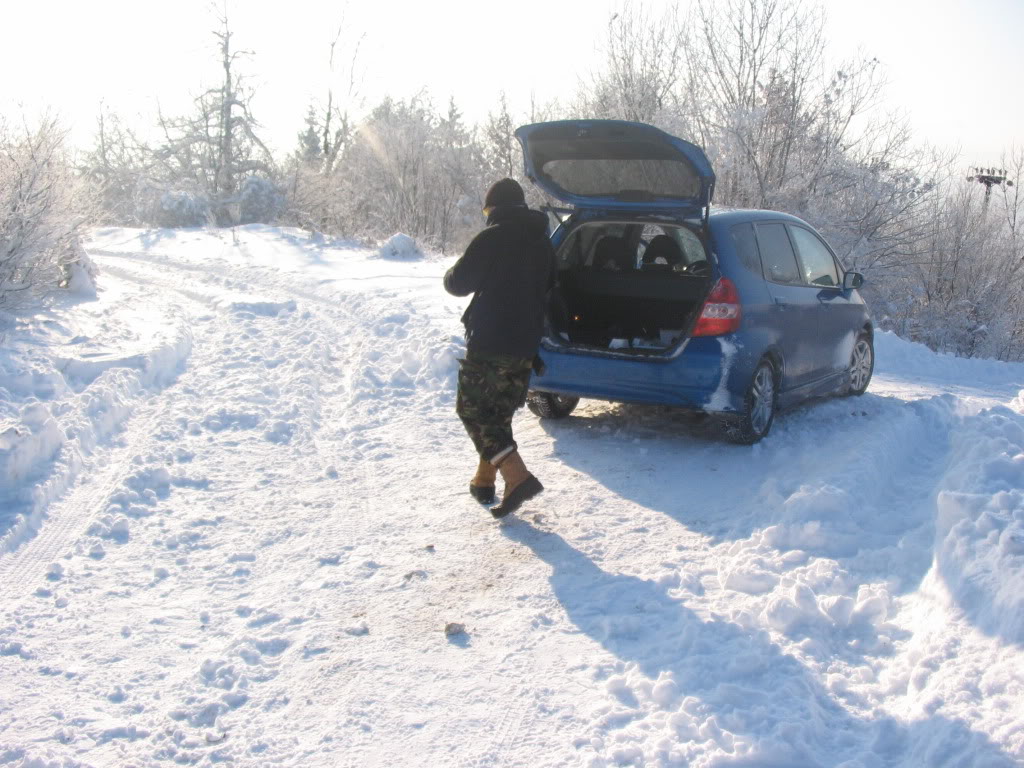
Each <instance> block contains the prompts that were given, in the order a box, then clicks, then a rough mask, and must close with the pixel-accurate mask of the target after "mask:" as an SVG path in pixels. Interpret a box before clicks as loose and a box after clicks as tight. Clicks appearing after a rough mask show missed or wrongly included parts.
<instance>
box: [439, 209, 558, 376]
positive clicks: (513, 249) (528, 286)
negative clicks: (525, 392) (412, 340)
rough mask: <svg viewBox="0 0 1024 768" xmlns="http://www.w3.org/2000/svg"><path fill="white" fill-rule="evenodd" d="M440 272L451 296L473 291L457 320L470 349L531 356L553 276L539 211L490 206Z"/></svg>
mask: <svg viewBox="0 0 1024 768" xmlns="http://www.w3.org/2000/svg"><path fill="white" fill-rule="evenodd" d="M487 224H488V226H487V228H486V229H484V230H483V231H482V232H480V233H479V234H478V235H477V236H476V237H474V238H473V242H471V243H470V244H469V247H468V248H466V252H465V253H464V254H463V255H462V258H460V259H459V260H458V261H457V262H455V265H454V266H453V267H452V268H451V269H449V270H448V272H447V274H445V276H444V287H445V290H446V291H448V293H450V294H452V295H454V296H467V295H469V294H471V293H472V294H474V296H473V300H472V301H471V302H470V304H469V307H468V308H467V309H466V313H465V314H464V315H463V316H462V322H463V324H464V325H465V326H466V348H467V349H468V350H469V351H470V352H480V353H485V354H503V355H511V356H513V357H521V358H527V359H532V358H533V356H534V355H535V354H536V352H537V347H538V345H539V344H540V339H541V335H542V334H543V331H544V308H545V307H546V305H547V303H546V298H547V294H548V291H549V290H550V289H551V286H552V285H553V284H554V281H555V251H554V248H553V247H552V246H551V241H550V240H549V239H548V234H547V225H548V218H547V216H546V215H545V214H543V213H541V212H540V211H531V210H529V209H528V208H526V207H519V206H509V207H502V208H497V209H495V210H494V211H493V212H492V213H491V215H490V217H489V218H488V219H487Z"/></svg>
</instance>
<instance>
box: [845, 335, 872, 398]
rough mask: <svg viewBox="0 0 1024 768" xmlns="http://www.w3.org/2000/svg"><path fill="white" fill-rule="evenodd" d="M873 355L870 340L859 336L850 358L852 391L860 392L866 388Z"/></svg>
mask: <svg viewBox="0 0 1024 768" xmlns="http://www.w3.org/2000/svg"><path fill="white" fill-rule="evenodd" d="M873 357H874V354H873V352H872V350H871V344H870V342H868V340H867V339H866V338H864V337H863V336H861V337H860V338H859V339H857V343H856V344H855V345H854V347H853V357H852V358H851V360H850V389H851V390H853V391H854V392H861V391H863V390H864V389H866V388H867V384H868V380H869V379H870V378H871V370H872V367H873V362H874V360H873V359H872V358H873Z"/></svg>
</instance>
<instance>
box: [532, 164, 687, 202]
mask: <svg viewBox="0 0 1024 768" xmlns="http://www.w3.org/2000/svg"><path fill="white" fill-rule="evenodd" d="M540 171H541V173H542V174H543V175H545V176H547V177H548V178H549V179H550V180H551V181H552V182H554V183H555V184H557V185H558V186H559V187H561V188H562V189H564V190H565V191H566V192H569V193H570V194H573V195H587V196H592V197H613V198H616V199H619V200H626V201H629V200H636V201H638V202H642V201H644V200H650V199H653V198H664V197H668V198H680V199H692V198H695V197H697V196H698V195H699V194H700V190H701V185H700V179H698V178H697V176H696V174H695V173H694V171H693V168H692V167H691V166H690V165H689V163H686V162H682V161H680V160H678V159H608V158H571V159H561V160H549V161H547V162H545V163H543V164H542V165H541V168H540Z"/></svg>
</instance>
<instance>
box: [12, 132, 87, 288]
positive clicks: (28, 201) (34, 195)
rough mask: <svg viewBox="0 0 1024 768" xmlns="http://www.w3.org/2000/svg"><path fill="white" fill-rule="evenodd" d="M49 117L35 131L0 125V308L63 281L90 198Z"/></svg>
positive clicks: (62, 135)
mask: <svg viewBox="0 0 1024 768" xmlns="http://www.w3.org/2000/svg"><path fill="white" fill-rule="evenodd" d="M64 138H65V132H64V131H63V130H62V129H61V128H60V126H59V125H58V124H57V122H56V121H55V120H53V119H52V118H45V119H44V120H43V121H42V122H41V123H40V124H39V125H38V127H36V128H35V129H26V130H22V131H11V130H9V129H8V128H7V127H6V126H4V125H0V307H14V306H17V305H18V304H20V303H22V302H23V301H25V300H27V299H28V298H29V297H32V296H34V295H38V294H40V293H43V292H45V291H48V290H52V289H54V288H57V287H58V286H59V285H61V284H65V285H66V284H67V281H68V279H69V274H68V272H67V269H69V268H70V267H71V265H72V264H75V263H81V255H80V253H79V251H80V246H78V241H79V239H80V236H81V235H82V234H83V232H84V230H85V227H86V226H87V225H88V224H89V223H90V220H91V217H92V215H93V214H94V209H93V204H92V198H91V197H90V196H89V194H88V193H87V191H86V189H85V186H84V185H83V184H82V182H81V180H80V179H79V178H78V177H77V176H76V174H75V172H74V170H73V169H72V167H71V165H70V163H69V162H68V160H67V158H66V156H65V154H64Z"/></svg>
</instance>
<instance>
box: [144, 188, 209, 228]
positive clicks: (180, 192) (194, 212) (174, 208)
mask: <svg viewBox="0 0 1024 768" xmlns="http://www.w3.org/2000/svg"><path fill="white" fill-rule="evenodd" d="M138 199H139V218H140V219H141V220H142V221H144V222H146V223H147V224H150V225H152V226H155V227H201V226H205V225H206V224H211V223H214V222H215V221H216V217H215V214H214V210H213V205H212V203H211V201H210V198H209V196H208V195H207V194H206V193H205V192H203V191H201V190H199V189H197V188H195V187H194V186H192V185H183V186H175V187H170V188H168V187H165V186H163V185H161V184H156V183H153V182H149V181H143V182H141V183H140V184H139V194H138Z"/></svg>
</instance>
